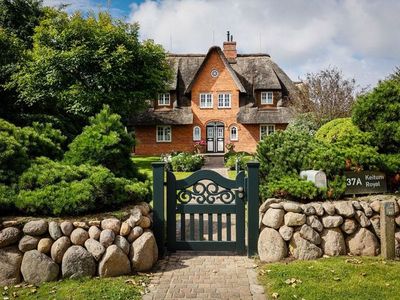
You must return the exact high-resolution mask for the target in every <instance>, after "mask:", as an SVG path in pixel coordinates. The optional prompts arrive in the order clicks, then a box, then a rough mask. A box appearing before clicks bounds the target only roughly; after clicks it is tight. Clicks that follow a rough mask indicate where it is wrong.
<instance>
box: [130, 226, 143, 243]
mask: <svg viewBox="0 0 400 300" xmlns="http://www.w3.org/2000/svg"><path fill="white" fill-rule="evenodd" d="M142 234H143V228H142V227H140V226H136V227H134V228H133V229H132V230H131V233H130V234H129V235H128V241H129V243H132V242H133V241H134V240H136V239H137V238H138V237H139V236H141V235H142Z"/></svg>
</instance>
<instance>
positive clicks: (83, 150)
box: [64, 106, 137, 178]
mask: <svg viewBox="0 0 400 300" xmlns="http://www.w3.org/2000/svg"><path fill="white" fill-rule="evenodd" d="M134 143H135V142H134V139H133V137H132V136H131V135H130V134H129V133H128V132H127V131H126V129H125V128H124V126H123V125H122V123H121V117H120V116H119V115H117V114H112V113H111V110H110V108H109V107H108V106H105V107H104V108H103V109H102V110H101V112H100V113H98V114H97V115H96V116H95V117H92V118H91V119H90V125H89V126H86V127H85V128H84V129H83V132H82V133H81V134H80V135H78V136H77V137H76V138H75V139H74V140H73V141H72V143H71V144H70V145H69V146H68V147H69V150H68V151H67V152H66V153H65V155H64V160H65V162H67V163H69V164H73V165H79V164H89V165H92V166H97V165H103V166H104V167H106V168H108V169H110V170H111V171H112V172H113V173H114V174H115V175H117V176H118V177H127V178H132V177H136V176H137V170H136V167H135V165H134V163H133V162H132V159H131V153H132V147H133V146H134Z"/></svg>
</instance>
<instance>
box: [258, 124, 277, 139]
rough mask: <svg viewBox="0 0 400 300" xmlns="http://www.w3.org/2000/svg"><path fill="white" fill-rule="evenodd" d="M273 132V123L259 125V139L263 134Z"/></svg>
mask: <svg viewBox="0 0 400 300" xmlns="http://www.w3.org/2000/svg"><path fill="white" fill-rule="evenodd" d="M274 132H275V125H260V140H262V139H263V137H264V136H267V135H270V134H273V133H274Z"/></svg>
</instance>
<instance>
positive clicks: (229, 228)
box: [226, 214, 232, 241]
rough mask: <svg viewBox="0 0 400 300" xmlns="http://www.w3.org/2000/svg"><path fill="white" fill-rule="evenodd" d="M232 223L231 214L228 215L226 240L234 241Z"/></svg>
mask: <svg viewBox="0 0 400 300" xmlns="http://www.w3.org/2000/svg"><path fill="white" fill-rule="evenodd" d="M231 229H232V223H231V214H226V240H227V241H231V239H232V232H231Z"/></svg>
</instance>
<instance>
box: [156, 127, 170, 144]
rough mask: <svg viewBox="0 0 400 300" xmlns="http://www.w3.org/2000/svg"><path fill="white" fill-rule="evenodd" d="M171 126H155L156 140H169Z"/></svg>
mask: <svg viewBox="0 0 400 300" xmlns="http://www.w3.org/2000/svg"><path fill="white" fill-rule="evenodd" d="M171 135H172V133H171V126H157V133H156V140H157V142H171Z"/></svg>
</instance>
